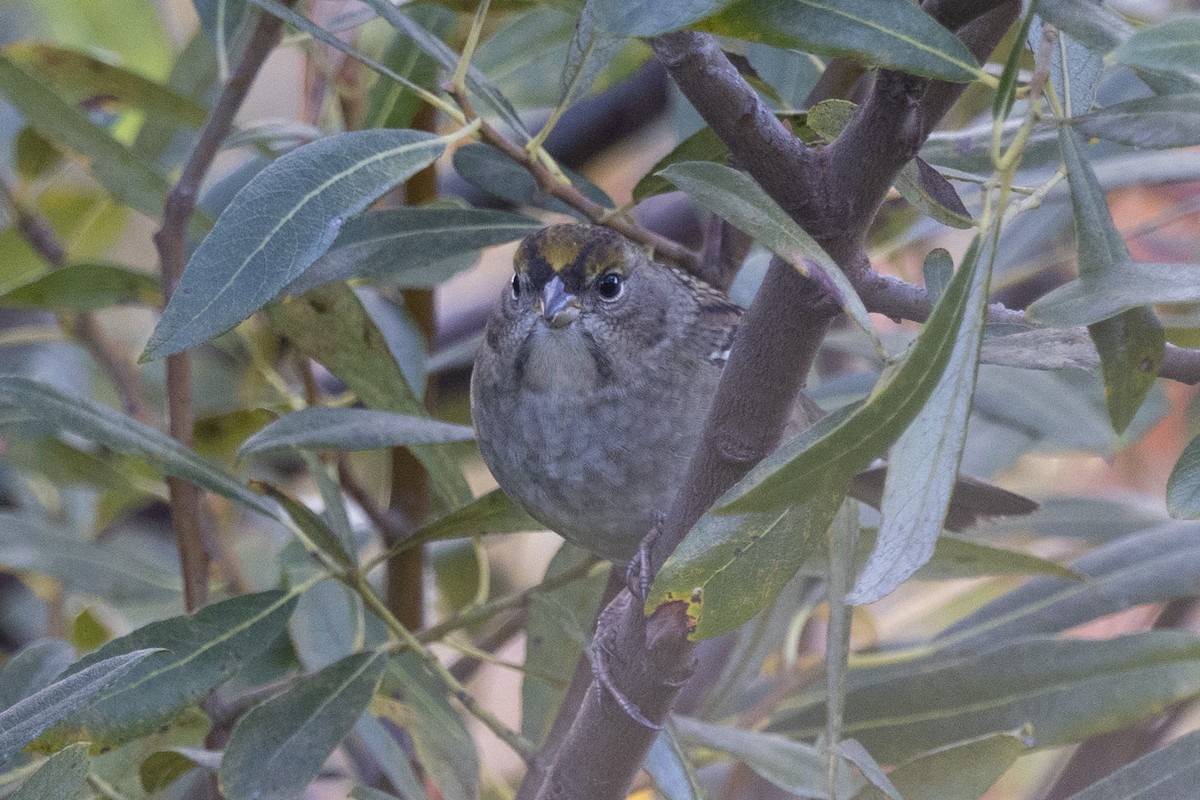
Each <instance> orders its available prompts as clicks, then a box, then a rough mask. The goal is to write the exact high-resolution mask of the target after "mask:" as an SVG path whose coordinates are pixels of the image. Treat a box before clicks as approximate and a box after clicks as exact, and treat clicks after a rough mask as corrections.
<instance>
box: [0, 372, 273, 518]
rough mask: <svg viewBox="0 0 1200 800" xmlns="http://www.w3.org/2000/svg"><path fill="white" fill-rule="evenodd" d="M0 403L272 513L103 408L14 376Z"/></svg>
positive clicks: (206, 465) (191, 455) (184, 453)
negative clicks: (138, 457)
mask: <svg viewBox="0 0 1200 800" xmlns="http://www.w3.org/2000/svg"><path fill="white" fill-rule="evenodd" d="M0 402H2V403H5V404H7V405H12V406H16V407H18V408H20V409H22V410H25V411H28V412H29V413H30V414H33V415H34V416H35V418H36V419H38V420H41V421H43V422H46V423H49V424H51V425H53V426H55V427H56V428H58V429H59V430H62V431H67V432H70V433H74V434H77V435H79V436H83V437H84V438H87V439H91V440H92V441H94V442H95V443H96V444H99V445H103V446H105V447H111V448H112V449H114V450H116V451H118V452H121V453H129V454H132V455H137V456H140V457H142V458H145V459H146V460H147V461H149V462H150V463H151V464H152V465H154V466H155V467H156V468H158V469H160V470H162V471H163V472H165V473H167V474H168V475H176V476H178V477H180V478H184V479H186V480H189V481H191V482H192V483H195V484H196V485H197V486H201V487H203V488H205V489H208V490H209V491H211V492H215V493H217V494H219V495H221V496H222V497H227V498H229V499H230V500H233V501H235V502H237V503H240V504H241V505H244V506H246V507H247V508H251V509H253V510H255V511H257V512H259V513H260V514H264V515H266V516H268V517H274V516H275V514H276V513H277V511H276V509H275V508H274V507H272V506H271V505H270V504H269V503H267V502H266V501H265V500H263V498H262V497H260V496H258V495H256V494H255V493H254V492H252V491H250V490H249V489H248V488H246V487H245V486H244V485H243V484H242V483H241V482H240V481H238V480H237V479H235V478H234V477H233V476H232V475H229V474H228V473H226V472H225V471H224V470H222V469H221V468H220V467H218V466H216V465H215V464H212V463H211V462H209V461H208V460H206V459H204V458H202V457H201V456H199V455H197V454H196V453H195V451H193V450H190V449H188V448H186V447H184V446H183V445H181V444H180V443H179V442H177V441H175V440H174V439H172V438H171V437H170V436H167V435H166V434H165V433H163V432H161V431H159V430H157V429H156V428H152V427H150V426H149V425H146V424H145V423H143V422H138V421H137V420H135V419H133V418H131V417H128V416H126V415H125V414H122V413H121V412H119V411H117V410H116V409H113V408H111V407H109V406H106V405H103V404H101V403H97V402H95V401H93V400H88V399H86V398H83V397H74V396H72V395H69V394H66V393H65V392H62V391H60V390H59V389H56V388H54V387H53V386H50V385H48V384H44V383H38V382H37V381H32V380H30V379H28V378H23V377H20V376H16V375H0Z"/></svg>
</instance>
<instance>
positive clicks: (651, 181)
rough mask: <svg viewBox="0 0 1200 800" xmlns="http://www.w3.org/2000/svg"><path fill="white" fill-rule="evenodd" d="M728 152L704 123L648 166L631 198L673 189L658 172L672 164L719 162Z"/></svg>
mask: <svg viewBox="0 0 1200 800" xmlns="http://www.w3.org/2000/svg"><path fill="white" fill-rule="evenodd" d="M728 153H729V148H728V147H726V146H725V143H724V142H722V141H721V137H719V136H717V132H716V131H714V130H713V129H712V128H711V127H709V126H707V125H705V126H704V127H703V128H701V129H700V130H698V131H696V132H695V133H693V134H692V135H691V136H689V137H687V138H686V139H684V140H683V141H682V142H680V143H679V144H677V145H675V149H673V150H672V151H671V152H670V153H667V154H666V155H665V156H663V157H662V158H660V159H659V160H658V162H657V163H656V164H655V165H654V166H653V167H651V168H650V171H649V172H648V173H646V175H645V177H643V178H642V179H641V180H640V181H638V182H637V185H636V186H634V187H633V199H634V200H636V201H637V202H639V203H640V202H642V201H643V200H645V199H646V198H647V197H653V196H655V195H658V194H663V193H664V192H671V191H674V190H675V185H674V184H673V183H671V182H670V181H669V180H667V179H666V178H664V177H662V176H661V175H660V174H659V173H661V172H662V171H663V170H665V169H666V168H667V167H669V166H671V165H672V164H682V163H684V162H687V161H712V162H714V163H721V162H723V161H724V160H725V156H726V154H728Z"/></svg>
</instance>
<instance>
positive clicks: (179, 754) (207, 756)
mask: <svg viewBox="0 0 1200 800" xmlns="http://www.w3.org/2000/svg"><path fill="white" fill-rule="evenodd" d="M220 766H221V751H220V750H201V749H199V748H195V747H173V748H171V749H170V750H159V751H158V752H157V753H153V754H152V755H151V756H150V757H149V758H147V759H146V760H145V761H143V762H142V763H141V765H139V766H138V777H139V778H140V779H141V781H142V788H143V789H145V790H146V791H147V792H158V791H162V790H163V789H166V788H167V787H168V786H170V785H171V784H173V783H174V782H175V781H177V780H179V779H180V778H182V777H183V776H184V775H186V774H188V773H189V772H191V771H192V770H194V769H197V768H199V769H205V770H208V771H209V772H216V771H217V769H219V768H220Z"/></svg>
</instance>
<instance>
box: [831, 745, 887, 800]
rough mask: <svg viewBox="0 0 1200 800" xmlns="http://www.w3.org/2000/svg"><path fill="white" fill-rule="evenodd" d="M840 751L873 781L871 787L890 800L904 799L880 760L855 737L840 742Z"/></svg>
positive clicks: (838, 747)
mask: <svg viewBox="0 0 1200 800" xmlns="http://www.w3.org/2000/svg"><path fill="white" fill-rule="evenodd" d="M837 749H838V752H839V753H841V754H842V755H843V756H845V758H846V760H847V761H849V762H850V763H852V764H854V766H856V767H858V769H859V771H860V772H861V773H862V774H863V777H865V778H866V779H867V780H868V781H870V782H871V788H873V789H875V790H877V791H878V792H879V793H880V794H881V796H882V797H887V798H890V800H904V798H903V797H901V796H900V792H899V790H898V789H896V787H895V785H893V784H892V781H891V778H890V776H889V775H888V774H887V773H886V772H884V770H883V767H881V766H879V762H878V761H876V760H875V758H874V757H873V756H872V755H871V754H870V753H868V752H867V748H865V747H863V746H862V745H861V744H859V743H858V742H856V741H855V740H853V739H847V740H846V741H844V742H838V746H837Z"/></svg>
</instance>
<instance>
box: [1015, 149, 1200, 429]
mask: <svg viewBox="0 0 1200 800" xmlns="http://www.w3.org/2000/svg"><path fill="white" fill-rule="evenodd" d="M1059 144H1060V146H1061V148H1062V155H1063V162H1064V164H1065V165H1066V169H1067V181H1068V182H1069V183H1070V186H1071V207H1072V209H1073V211H1074V215H1075V241H1076V246H1077V247H1078V250H1079V278H1078V279H1077V280H1076V281H1073V283H1076V284H1078V285H1079V286H1080V287H1083V288H1085V289H1089V290H1091V291H1090V292H1089V293H1090V294H1093V295H1095V294H1096V293H1097V290H1098V287H1097V286H1096V284H1097V283H1104V284H1112V283H1117V284H1124V283H1125V282H1126V280H1127V278H1128V272H1129V269H1130V267H1131V266H1132V260H1131V259H1130V257H1129V251H1128V250H1126V249H1125V243H1124V242H1123V241H1122V240H1121V235H1120V234H1119V233H1118V232H1117V228H1116V226H1115V225H1114V224H1113V221H1112V217H1111V216H1110V215H1109V213H1108V205H1107V203H1106V201H1105V198H1104V191H1103V190H1102V189H1101V188H1100V182H1099V181H1098V180H1097V179H1096V174H1095V173H1094V172H1093V171H1092V168H1091V166H1090V165H1089V164H1088V163H1087V161H1085V160H1084V158H1083V155H1082V153H1080V150H1079V141H1078V139H1077V137H1076V135H1075V132H1074V131H1072V130H1071V129H1070V128H1068V127H1063V128H1062V129H1061V130H1060V131H1059ZM1142 266H1143V267H1146V266H1148V265H1142ZM1196 269H1200V268H1196ZM1064 288H1065V287H1064ZM1105 295H1108V293H1107V292H1105ZM1043 300H1044V301H1045V303H1046V304H1049V303H1051V302H1053V301H1052V300H1050V299H1048V298H1043ZM1042 308H1043V309H1044V308H1045V305H1043V306H1042ZM1037 313H1038V312H1037V311H1035V310H1034V309H1033V308H1032V307H1031V315H1035V316H1036V314H1037ZM1088 332H1089V333H1090V334H1091V336H1092V341H1093V342H1094V343H1095V344H1096V351H1097V352H1098V353H1100V370H1101V372H1102V373H1103V375H1104V396H1105V399H1106V400H1107V401H1108V416H1109V419H1110V420H1112V424H1113V429H1114V430H1116V432H1117V433H1122V432H1124V430H1125V428H1126V427H1128V425H1129V423H1130V422H1131V421H1132V420H1133V417H1134V415H1135V414H1136V413H1137V410H1138V409H1139V408H1141V405H1142V403H1143V402H1144V401H1145V399H1146V394H1147V393H1148V392H1149V391H1150V387H1151V386H1153V385H1154V379H1155V378H1156V377H1157V376H1158V369H1159V367H1160V366H1161V365H1162V361H1163V358H1164V355H1165V348H1166V336H1165V334H1164V333H1163V330H1162V326H1161V325H1159V324H1158V320H1157V318H1156V317H1155V316H1154V313H1153V312H1152V311H1150V310H1149V309H1147V308H1129V309H1128V310H1126V311H1123V312H1122V313H1121V314H1120V315H1119V316H1114V317H1111V318H1103V317H1101V318H1097V320H1096V321H1095V322H1092V323H1090V325H1089V328H1088Z"/></svg>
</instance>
